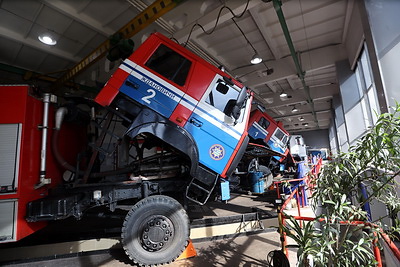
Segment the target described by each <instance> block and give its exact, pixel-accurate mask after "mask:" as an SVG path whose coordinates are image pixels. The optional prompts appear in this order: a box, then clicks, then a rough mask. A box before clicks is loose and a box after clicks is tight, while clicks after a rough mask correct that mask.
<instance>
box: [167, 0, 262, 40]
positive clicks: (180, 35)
mask: <svg viewBox="0 0 400 267" xmlns="http://www.w3.org/2000/svg"><path fill="white" fill-rule="evenodd" d="M195 2H196V1H187V2H186V3H185V5H186V6H187V7H186V9H190V7H189V4H190V3H191V4H193V5H195V6H196V9H195V10H198V3H195ZM246 3H247V1H236V0H230V1H229V0H228V1H226V3H225V6H227V7H229V8H230V9H231V10H232V11H233V13H235V14H236V15H239V14H240V13H242V12H243V11H244V8H245V7H246ZM259 4H260V3H259V2H258V1H250V2H249V5H248V7H247V9H251V8H252V7H254V6H257V5H259ZM223 6H224V5H219V6H218V7H216V8H215V9H214V10H212V11H211V12H208V13H207V14H205V15H201V14H200V12H198V17H194V16H193V15H192V16H191V19H192V22H189V23H187V24H186V25H185V26H184V27H183V28H182V29H180V30H178V31H176V32H175V33H174V38H175V39H177V40H178V41H179V42H185V41H186V39H187V37H188V36H189V34H190V31H191V30H192V27H193V25H195V24H196V23H197V24H200V25H202V26H203V28H204V29H205V30H206V31H208V30H211V29H212V28H213V27H214V26H215V22H216V20H217V18H218V13H219V11H220V9H221V8H222V7H223ZM232 17H233V16H232V14H231V12H230V11H229V10H228V9H226V8H225V9H224V10H223V11H222V12H221V16H220V17H219V20H218V24H222V23H224V22H226V21H227V20H230V19H232ZM201 33H203V31H202V29H200V28H199V27H195V28H194V29H193V31H192V33H191V38H196V37H198V35H199V34H201ZM205 47H206V46H205Z"/></svg>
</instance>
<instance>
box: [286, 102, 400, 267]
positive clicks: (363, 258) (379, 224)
mask: <svg viewBox="0 0 400 267" xmlns="http://www.w3.org/2000/svg"><path fill="white" fill-rule="evenodd" d="M399 174H400V104H397V105H396V107H395V108H393V112H391V113H385V114H382V115H380V116H379V117H378V120H377V122H376V124H375V126H374V127H372V128H371V129H370V130H369V131H368V132H367V133H366V134H365V135H364V136H363V137H362V138H360V140H359V141H358V142H357V144H356V145H355V146H352V147H350V149H349V151H348V152H346V153H340V154H339V155H337V156H336V157H335V158H334V159H333V160H332V161H331V162H330V163H329V164H327V165H325V166H324V167H323V169H322V173H321V174H320V175H319V177H318V178H315V180H314V183H315V187H314V190H313V196H312V200H313V205H314V209H315V210H318V211H317V219H316V220H315V221H314V222H311V223H309V224H306V225H305V227H303V228H301V227H300V225H299V224H298V222H297V221H296V220H294V219H293V218H291V219H290V221H291V222H290V223H288V224H287V225H288V226H286V227H285V228H284V230H285V232H286V233H287V235H288V236H290V237H292V238H293V239H294V241H295V242H296V243H297V245H298V247H299V250H298V261H299V266H311V265H313V266H332V267H336V266H376V261H375V257H374V252H373V246H372V244H373V243H374V242H375V244H376V240H377V238H379V236H380V235H381V233H382V231H384V232H386V233H387V234H390V235H393V234H395V233H399V230H400V223H399V221H398V220H397V213H398V212H399V211H400V198H399V196H397V193H396V190H398V186H399V185H398V184H397V183H396V181H395V178H396V177H397V176H398V175H399ZM376 201H379V202H381V203H383V204H384V205H385V206H386V207H387V210H388V211H389V212H388V214H387V216H383V217H380V218H378V219H375V220H374V221H371V218H370V215H369V212H368V210H369V207H368V205H369V204H370V203H371V202H376ZM388 217H392V218H390V219H391V222H392V223H391V224H392V225H387V224H385V223H384V221H385V220H387V218H388ZM356 222H364V223H356ZM310 259H311V261H312V262H313V263H310Z"/></svg>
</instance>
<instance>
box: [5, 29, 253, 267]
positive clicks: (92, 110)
mask: <svg viewBox="0 0 400 267" xmlns="http://www.w3.org/2000/svg"><path fill="white" fill-rule="evenodd" d="M12 88H13V90H10V88H8V87H7V88H5V87H4V88H3V87H1V86H0V93H1V95H2V96H3V98H2V99H3V100H5V101H6V102H9V104H7V105H3V108H2V110H3V111H4V113H8V112H10V111H13V110H14V109H15V108H14V106H16V104H15V103H18V101H19V100H20V99H22V98H23V99H27V101H28V102H29V101H33V102H34V103H35V105H36V106H40V105H41V104H44V107H47V108H43V107H41V106H40V108H38V109H37V110H36V111H35V112H31V113H29V112H24V113H23V114H21V118H19V117H18V118H15V120H11V121H8V120H4V119H5V118H3V120H2V121H0V126H1V128H4V129H10V130H9V131H10V134H8V133H7V134H6V135H0V137H1V139H2V140H0V150H1V149H2V146H4V147H6V148H7V149H8V150H9V151H10V152H9V153H10V155H11V156H14V157H15V155H22V156H23V159H24V161H23V162H22V161H21V165H20V166H21V168H20V169H21V170H23V171H24V174H29V177H28V178H29V179H27V177H25V176H26V175H22V174H21V175H19V176H18V177H17V178H18V179H19V180H18V181H20V180H21V182H20V183H18V185H19V187H16V186H13V184H10V183H9V181H10V179H11V180H12V179H15V180H16V179H17V178H15V177H14V176H12V175H10V176H9V177H7V179H4V183H3V182H2V184H1V192H0V209H1V210H2V211H3V215H4V216H6V217H7V218H9V219H8V220H3V221H0V226H1V227H2V228H4V229H9V231H7V233H5V234H4V236H1V234H2V233H0V243H1V242H10V241H18V240H19V239H21V238H23V237H25V236H27V235H29V234H32V233H33V232H35V231H36V230H38V229H40V228H42V227H44V225H45V223H44V221H50V220H61V219H65V218H68V217H71V216H73V217H75V218H77V219H80V218H81V217H82V216H83V214H85V213H86V212H87V211H88V210H93V209H92V208H93V207H97V206H104V207H107V208H108V209H109V211H111V212H113V211H115V210H116V209H118V208H120V207H122V206H124V207H126V205H130V206H131V209H130V210H129V212H127V214H126V216H125V219H124V223H123V225H122V229H121V242H122V246H123V248H124V249H125V251H126V254H127V255H128V256H129V257H130V258H131V259H132V261H134V262H135V263H136V264H137V265H140V266H154V265H157V264H163V263H169V262H171V261H173V260H174V259H176V258H177V257H178V256H179V255H180V254H181V253H182V251H183V250H184V249H185V247H186V246H187V244H188V240H189V234H190V229H189V228H190V227H189V218H188V215H187V213H186V211H185V209H184V208H183V206H182V204H186V199H189V200H191V201H193V202H195V203H197V204H201V205H202V204H204V203H206V202H207V201H208V199H209V198H210V196H211V195H212V194H213V193H218V190H215V189H216V188H218V189H221V191H222V192H221V199H222V200H225V199H228V198H229V186H228V187H227V186H226V185H227V184H228V182H227V180H228V178H229V177H230V175H231V174H232V173H233V172H234V170H235V168H236V166H237V165H238V163H239V162H240V161H241V159H242V156H243V154H244V153H245V151H246V148H247V145H248V141H249V138H248V132H247V130H248V129H247V127H248V123H249V117H250V110H251V102H252V94H251V92H250V90H248V89H247V88H246V87H244V86H242V85H241V84H240V83H239V82H237V81H235V80H234V79H232V78H231V77H230V76H229V75H227V74H226V73H224V72H223V71H221V70H220V69H218V68H216V67H214V66H212V65H211V64H209V63H208V62H206V61H205V60H203V59H201V58H200V57H198V56H196V55H195V54H193V53H192V52H190V51H188V50H187V49H185V48H184V47H182V46H180V45H179V44H177V43H175V42H174V41H172V40H170V39H168V38H166V37H165V36H163V35H161V34H159V33H154V34H152V35H151V36H150V37H149V38H148V39H147V40H146V41H145V42H144V43H143V44H142V45H141V46H140V47H138V48H137V50H136V51H135V52H134V53H133V54H132V55H131V56H129V57H128V58H127V59H125V60H124V61H123V62H122V64H121V65H120V66H119V67H118V69H117V70H116V71H115V73H114V74H113V75H112V77H111V78H110V79H109V81H108V82H107V83H106V85H105V86H104V88H103V89H102V90H101V91H100V93H99V94H98V95H97V97H96V98H95V100H94V102H93V101H89V100H87V99H82V98H73V97H72V98H69V99H65V101H64V102H65V103H64V104H63V105H60V104H57V105H58V106H57V108H58V109H57V110H56V109H54V113H53V107H51V108H50V107H49V106H50V105H53V104H52V103H49V101H45V97H43V100H42V101H43V103H41V101H40V100H39V99H34V97H33V96H32V95H31V94H30V93H29V86H25V87H23V88H19V87H18V86H12ZM14 91H15V92H19V95H18V97H19V98H20V99H18V98H17V97H15V96H14V94H11V93H10V92H14ZM45 95H46V97H47V98H50V94H45ZM29 103H30V102H29ZM82 105H84V106H85V108H84V109H83V108H82V109H80V106H82ZM42 110H45V111H44V112H43V111H42ZM18 114H19V113H18ZM75 115H76V116H75ZM33 116H34V117H35V120H34V121H33V120H31V117H33ZM14 117H15V116H14ZM41 117H43V122H44V121H46V122H47V121H49V120H51V123H50V125H52V126H53V125H54V127H48V126H41V125H40V118H41ZM68 117H69V118H70V119H72V118H73V119H74V121H75V120H76V121H80V120H81V118H88V120H87V121H86V124H84V125H83V126H82V127H83V128H82V127H80V128H75V129H74V126H73V124H70V125H69V124H67V123H63V121H66V120H67V118H68ZM53 118H54V119H55V122H53ZM90 118H91V119H90ZM89 120H90V127H89V125H88V123H89ZM26 122H29V123H30V124H27V123H26ZM10 123H11V124H13V125H12V127H10V125H8V124H10ZM43 124H44V123H43ZM44 125H47V123H46V124H44ZM27 126H29V127H27ZM94 126H96V127H94ZM18 129H22V133H23V135H17V134H16V133H17V132H18V131H20V132H21V130H18ZM78 129H84V130H85V134H86V133H87V135H85V138H84V135H83V134H81V135H79V136H78V137H73V138H70V137H68V136H69V135H68V136H67V135H65V134H63V132H68V131H66V130H70V131H72V132H78V131H77V130H78ZM88 129H89V130H88ZM121 132H122V134H121ZM40 133H42V134H40ZM9 135H15V136H12V138H13V139H12V140H14V142H17V141H18V142H20V144H22V145H21V147H19V146H15V145H14V146H12V147H10V146H6V144H7V143H9V140H11V139H10V138H9ZM107 135H108V136H107ZM47 136H48V139H51V142H50V140H48V139H47ZM106 136H107V138H105V137H106ZM29 137H30V139H29ZM92 137H95V138H92ZM108 137H110V138H108ZM3 139H4V140H3ZM22 139H23V140H22ZM15 140H17V141H15ZM41 140H42V141H41ZM105 140H110V141H108V142H109V143H108V144H107V143H106V144H104V143H105ZM111 140H112V142H111ZM82 141H84V143H85V144H84V145H83V147H84V149H81V147H82V146H80V143H81V142H82ZM28 143H29V144H30V145H32V146H33V145H34V146H35V150H34V151H33V150H29V151H28V150H27V151H25V150H23V149H26V148H29V147H30V146H28V145H25V144H28ZM40 143H42V144H46V146H47V145H48V146H50V147H49V148H48V149H45V150H44V151H45V152H43V151H42V152H40V150H39V145H40ZM75 143H76V144H75ZM78 143H79V146H77V145H78ZM111 144H112V145H111ZM89 145H90V146H89ZM114 145H115V146H114ZM65 147H66V148H67V150H68V151H69V152H68V153H65V149H63V148H65ZM74 147H76V148H78V147H79V148H80V149H79V152H76V153H73V154H74V155H73V156H71V155H70V154H72V151H75V150H73V149H72V148H74ZM109 147H111V148H112V149H110V150H108V148H109ZM68 148H69V149H68ZM44 154H46V155H47V160H46V159H45V158H44V157H42V155H44ZM120 155H121V156H120ZM66 156H67V157H66ZM100 156H101V157H102V160H100ZM107 157H113V158H112V161H113V164H112V168H108V167H110V166H109V165H107V164H106V163H107V160H104V159H106V158H107ZM41 158H42V159H43V160H40V159H41ZM71 158H76V160H75V162H74V161H73V160H71ZM28 159H29V160H28ZM4 162H5V161H4ZM4 162H3V161H0V163H4ZM7 162H8V161H7ZM17 163H18V162H17ZM39 163H40V164H39ZM45 163H46V164H45ZM18 164H19V163H18ZM18 164H16V165H15V166H18ZM39 165H41V167H42V166H43V169H42V168H39ZM15 166H14V167H12V166H11V168H10V169H9V171H10V173H11V172H12V171H14V169H15V168H17V167H15ZM39 170H40V171H39ZM46 171H47V172H46ZM46 173H47V175H46ZM35 174H36V175H35ZM62 178H64V180H63V179H62ZM0 180H1V181H3V179H0ZM27 180H29V183H26V181H27ZM15 184H17V183H15ZM222 189H223V190H222ZM7 190H10V192H9V191H7ZM3 191H4V192H3ZM227 191H228V192H227ZM27 196H29V198H28V197H27ZM17 206H18V209H17ZM22 207H23V208H22ZM16 213H18V214H16ZM12 218H18V220H14V219H12ZM22 221H23V223H22ZM28 228H29V229H30V230H29V231H25V230H26V229H28ZM13 229H16V230H15V231H16V233H14V232H13Z"/></svg>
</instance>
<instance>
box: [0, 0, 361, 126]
mask: <svg viewBox="0 0 400 267" xmlns="http://www.w3.org/2000/svg"><path fill="white" fill-rule="evenodd" d="M152 2H153V1H151V0H113V1H107V0H82V1H76V0H2V1H1V0H0V63H2V64H4V65H5V66H14V67H18V68H22V69H24V70H29V71H34V72H36V73H41V74H45V75H46V76H50V77H54V78H58V77H60V76H61V75H62V74H63V73H64V72H65V71H66V70H68V69H69V68H72V67H73V66H74V65H75V64H76V63H78V62H79V61H80V60H81V59H83V58H84V57H85V56H87V55H88V54H89V53H90V52H91V51H93V50H94V49H96V47H98V46H99V45H100V44H101V43H102V42H104V41H105V40H107V38H108V37H109V36H110V35H112V34H113V33H115V32H116V31H118V30H119V29H120V28H121V27H122V26H124V25H125V24H126V23H127V22H129V21H130V20H131V19H132V18H134V17H135V16H136V15H138V14H139V13H140V12H141V11H142V10H143V9H144V8H146V7H147V6H148V5H150V4H151V3H152ZM353 5H354V0H288V1H282V11H283V14H284V17H285V22H286V24H287V27H288V29H289V33H290V37H291V39H292V42H293V48H294V51H295V55H296V56H297V57H298V59H299V66H300V68H301V71H302V74H303V76H304V77H303V81H302V79H301V78H302V75H298V69H296V65H295V63H294V60H293V57H292V56H291V50H290V48H289V46H288V42H287V39H286V38H285V35H284V32H283V30H282V26H281V23H280V21H279V19H278V15H277V12H276V11H275V9H274V6H273V3H272V2H268V1H262V0H250V1H249V2H247V1H245V0H226V1H222V0H203V1H200V0H198V1H188V0H186V1H183V2H182V3H180V4H179V5H178V6H177V7H175V8H174V9H173V10H172V11H169V12H168V13H167V14H166V15H164V16H162V18H161V19H159V20H157V22H155V23H152V24H151V25H149V26H148V27H147V28H145V29H144V30H142V31H141V32H139V33H138V34H136V35H135V36H134V37H132V38H131V39H132V40H133V41H134V42H135V44H136V47H137V46H138V45H139V44H140V43H141V42H142V41H143V40H144V39H145V38H146V37H147V36H148V35H149V34H150V33H151V32H154V31H159V32H162V33H164V34H165V35H167V36H168V37H173V38H175V39H176V40H177V41H178V42H179V43H182V44H186V45H187V47H188V48H189V49H191V50H193V51H195V52H196V53H198V54H200V56H202V57H203V58H206V59H207V60H209V61H210V62H212V63H213V64H215V65H223V66H224V67H225V69H226V70H227V72H228V73H230V74H231V75H232V76H234V77H236V78H237V79H239V80H240V81H242V82H243V83H244V84H245V85H246V86H248V87H249V88H251V89H252V90H253V91H254V92H255V93H256V95H257V99H259V100H260V101H262V102H263V103H264V105H265V106H266V108H267V112H268V113H269V114H270V115H271V116H272V117H274V118H275V119H276V120H279V121H282V122H283V124H284V127H285V129H287V130H288V131H289V132H301V131H310V130H316V129H327V128H328V127H329V124H330V119H331V112H332V111H331V110H332V97H333V96H334V95H335V94H338V93H339V86H338V83H337V79H336V69H335V62H337V61H340V60H344V59H347V56H346V50H345V44H346V37H347V35H348V33H347V30H348V24H349V21H350V16H351V12H352V9H353ZM226 7H229V9H228V8H226ZM233 14H234V15H235V18H234V17H233ZM196 23H197V24H200V25H201V26H202V27H199V26H194V27H193V25H195V24H196ZM204 30H205V31H206V32H204ZM44 32H47V33H50V34H52V35H53V37H54V38H55V39H56V41H57V44H56V45H55V46H47V45H45V44H42V43H41V42H39V40H38V35H39V34H41V33H44ZM189 35H190V39H189V40H188V37H189ZM255 51H256V52H257V53H258V54H259V55H260V56H261V57H262V59H263V62H262V63H261V64H258V65H252V64H250V59H251V58H252V56H253V55H254V54H255ZM118 63H119V62H117V64H113V63H110V62H109V61H108V60H106V59H102V60H100V61H99V62H98V63H96V64H94V65H92V66H91V67H90V68H88V69H87V70H86V71H85V72H84V73H82V74H80V75H78V76H77V77H75V78H74V82H75V83H79V84H82V85H87V86H98V87H100V86H101V85H102V84H104V83H105V82H106V81H107V79H108V78H109V76H110V75H111V74H112V73H113V70H115V68H116V67H117V65H118ZM271 70H273V72H272V74H271V73H270V72H271ZM11 77H12V76H7V75H4V74H3V75H2V76H0V82H1V83H12V82H13V80H12V78H11ZM25 78H29V77H26V75H25ZM27 82H29V80H27ZM282 92H285V93H287V94H288V97H280V94H281V93H282ZM294 107H296V108H297V109H298V111H297V112H292V110H293V108H294ZM300 118H302V119H304V120H300Z"/></svg>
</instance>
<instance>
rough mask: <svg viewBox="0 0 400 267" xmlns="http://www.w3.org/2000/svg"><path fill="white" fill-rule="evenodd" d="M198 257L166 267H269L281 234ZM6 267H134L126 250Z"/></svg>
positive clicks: (204, 245)
mask: <svg viewBox="0 0 400 267" xmlns="http://www.w3.org/2000/svg"><path fill="white" fill-rule="evenodd" d="M193 245H194V247H195V249H196V252H197V256H195V257H192V258H189V259H184V260H179V261H175V262H173V263H171V264H167V265H164V266H165V267H197V266H199V267H200V266H201V267H208V266H229V267H235V266H243V267H254V266H266V259H267V255H268V253H269V252H270V251H272V250H276V249H280V242H279V234H278V233H277V232H276V231H268V232H263V233H258V234H250V235H247V236H246V235H241V236H237V237H229V238H225V239H221V240H214V241H213V240H210V241H204V242H194V243H193ZM289 260H290V266H296V251H295V249H292V248H291V249H290V251H289ZM3 266H15V267H17V266H18V267H33V266H46V267H61V266H62V267H81V266H82V267H91V266H115V267H119V266H132V263H131V262H130V261H129V259H128V258H127V256H126V255H125V253H124V252H123V250H122V249H114V250H110V251H108V252H104V253H95V254H92V255H84V256H78V257H71V255H70V257H67V258H58V259H50V260H49V259H46V260H44V261H32V262H26V263H18V264H11V265H3Z"/></svg>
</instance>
